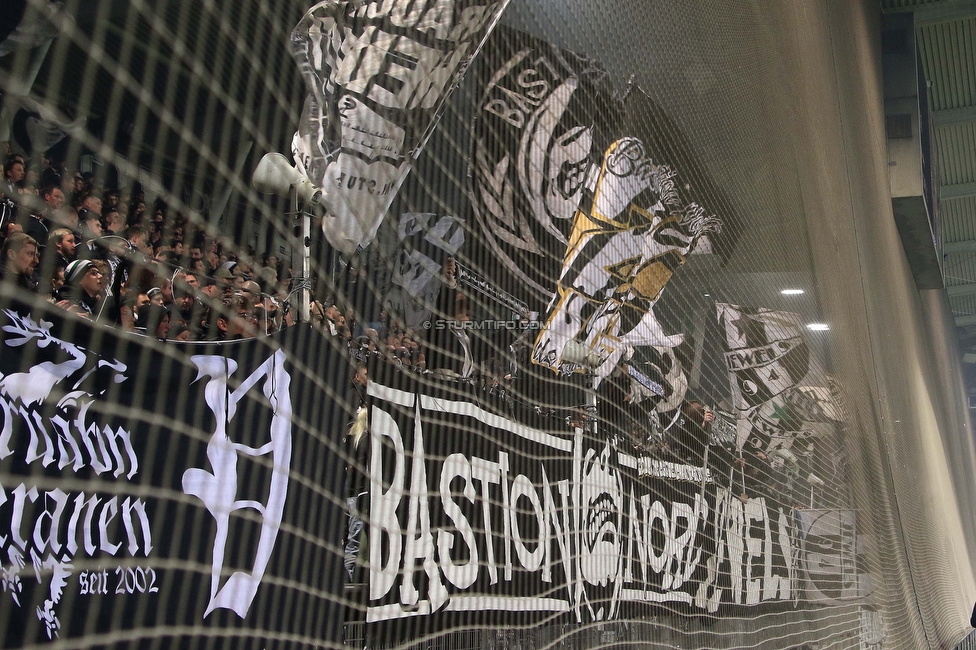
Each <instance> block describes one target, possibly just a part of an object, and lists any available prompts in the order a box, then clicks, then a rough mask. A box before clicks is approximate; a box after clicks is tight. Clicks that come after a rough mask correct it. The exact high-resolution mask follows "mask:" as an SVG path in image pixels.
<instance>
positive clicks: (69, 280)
mask: <svg viewBox="0 0 976 650" xmlns="http://www.w3.org/2000/svg"><path fill="white" fill-rule="evenodd" d="M101 291H102V272H101V271H100V270H99V268H98V267H97V266H95V264H93V263H92V261H91V260H75V261H74V262H72V263H71V264H69V265H68V267H67V268H66V269H65V270H64V286H63V287H61V289H60V290H59V291H58V296H57V298H58V305H59V306H61V307H64V308H65V309H67V310H68V311H70V312H73V313H76V314H79V315H81V316H86V317H88V318H94V317H95V316H96V315H97V314H98V311H99V310H98V306H99V305H98V302H99V298H100V295H101Z"/></svg>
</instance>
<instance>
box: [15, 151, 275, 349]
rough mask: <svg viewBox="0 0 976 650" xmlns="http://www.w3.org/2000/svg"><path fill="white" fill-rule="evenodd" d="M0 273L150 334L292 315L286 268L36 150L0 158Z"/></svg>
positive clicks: (227, 333) (190, 334) (269, 328)
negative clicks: (34, 165)
mask: <svg viewBox="0 0 976 650" xmlns="http://www.w3.org/2000/svg"><path fill="white" fill-rule="evenodd" d="M0 201H2V203H0V243H2V258H3V264H2V267H0V274H2V275H3V276H4V278H5V279H6V280H7V281H9V282H13V283H15V284H16V285H17V286H19V287H20V288H21V289H23V290H26V291H29V292H32V293H35V294H37V295H38V296H40V297H42V298H43V299H45V300H48V301H49V302H52V303H54V304H56V305H58V306H60V307H62V308H64V309H65V310H67V311H70V312H72V313H74V314H77V315H79V316H82V317H85V318H90V319H92V320H95V321H98V322H101V323H104V324H109V325H116V326H118V327H120V328H122V329H125V330H129V331H136V332H142V333H144V334H147V335H149V336H154V337H157V338H160V339H177V340H183V341H188V340H229V339H235V338H243V337H249V336H260V335H262V334H269V333H271V332H273V331H276V330H278V329H280V328H281V327H283V326H285V325H287V324H290V323H292V322H293V321H294V310H293V309H291V307H290V304H289V300H288V299H289V296H290V295H291V293H290V292H291V290H292V286H291V284H292V282H291V273H290V269H288V268H287V267H285V266H283V265H281V264H279V261H278V259H277V258H276V257H275V256H273V255H264V256H262V257H260V258H258V257H257V256H255V255H253V254H249V252H244V253H238V251H237V250H236V249H235V248H234V247H232V246H228V245H226V243H225V242H221V241H220V240H217V239H214V238H211V237H208V236H207V234H206V232H205V231H204V229H202V228H197V227H194V226H193V225H192V224H191V223H190V222H189V221H188V219H187V218H186V217H185V216H184V215H182V214H180V213H178V212H177V213H172V212H171V211H170V210H169V209H168V207H167V206H166V205H165V203H163V202H161V201H156V202H155V203H154V204H153V206H152V208H151V209H147V203H146V197H145V194H144V192H143V191H142V190H141V189H140V188H139V187H138V186H136V187H134V188H132V189H129V190H128V191H126V192H121V191H119V190H115V189H105V188H103V187H99V186H98V185H97V184H96V182H95V180H94V178H93V176H92V175H90V174H70V173H68V172H67V171H66V170H65V169H64V168H63V166H60V167H59V166H58V165H56V164H50V163H48V162H47V161H45V165H44V169H43V171H42V172H41V173H40V174H35V173H32V172H30V171H28V167H27V162H26V161H25V160H24V158H23V157H21V156H17V155H12V156H10V157H8V158H7V159H6V160H5V161H4V164H3V179H2V181H0Z"/></svg>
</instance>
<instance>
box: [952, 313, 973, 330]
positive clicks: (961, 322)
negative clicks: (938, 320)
mask: <svg viewBox="0 0 976 650" xmlns="http://www.w3.org/2000/svg"><path fill="white" fill-rule="evenodd" d="M968 325H976V314H968V315H966V316H956V327H966V326H968Z"/></svg>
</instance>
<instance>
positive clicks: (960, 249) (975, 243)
mask: <svg viewBox="0 0 976 650" xmlns="http://www.w3.org/2000/svg"><path fill="white" fill-rule="evenodd" d="M942 252H943V254H945V255H951V254H953V253H972V252H976V239H963V240H961V241H951V242H947V243H946V244H943V246H942Z"/></svg>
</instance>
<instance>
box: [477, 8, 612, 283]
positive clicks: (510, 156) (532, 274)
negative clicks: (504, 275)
mask: <svg viewBox="0 0 976 650" xmlns="http://www.w3.org/2000/svg"><path fill="white" fill-rule="evenodd" d="M476 69H477V78H478V84H479V92H480V93H481V96H480V99H479V101H478V107H477V113H476V117H475V122H474V126H473V131H474V137H475V143H474V148H473V151H472V160H471V170H472V172H471V198H472V203H473V206H474V211H475V216H476V218H477V220H478V223H479V225H480V227H481V232H482V233H483V236H484V237H485V238H486V240H487V243H488V245H489V247H490V251H491V252H492V254H493V255H494V256H495V257H496V258H497V259H498V261H499V262H500V263H501V265H502V268H501V269H499V270H500V271H502V270H504V271H507V272H508V273H509V274H511V275H512V276H513V277H514V278H515V279H516V280H517V281H518V286H515V287H512V291H514V292H517V293H518V294H519V296H520V297H522V298H525V299H531V301H532V302H547V301H548V300H549V299H550V298H551V297H552V294H553V289H554V287H555V283H556V279H557V277H558V275H559V266H560V263H561V262H562V259H563V255H564V253H565V250H566V243H567V241H568V240H569V234H570V231H571V229H572V223H573V218H574V217H575V215H576V210H577V209H578V208H579V206H580V203H581V202H582V201H583V199H584V196H583V190H584V185H585V183H586V180H587V178H588V176H589V174H590V173H591V171H592V169H593V166H594V164H595V163H596V162H597V161H598V160H599V159H600V157H601V154H602V151H603V147H604V146H605V145H606V141H607V138H608V137H609V133H610V132H611V131H612V130H613V126H614V124H615V122H616V120H617V118H618V117H619V103H618V102H617V101H616V100H614V99H613V95H612V88H611V86H610V80H609V76H608V74H607V72H606V71H605V70H604V69H603V67H602V66H600V64H598V63H596V62H594V61H592V60H589V59H586V58H584V57H581V56H579V55H577V54H574V53H572V52H569V51H567V50H562V49H560V48H557V47H555V46H553V45H551V44H549V43H546V42H544V41H540V40H538V39H536V38H533V37H531V36H529V35H528V34H524V33H522V32H519V31H516V30H513V29H510V28H506V27H504V26H502V27H499V28H498V29H497V30H495V33H494V34H493V35H492V36H491V37H490V38H489V39H488V43H487V44H486V46H485V50H484V52H483V53H482V56H481V57H480V58H479V60H478V62H477V64H476Z"/></svg>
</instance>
